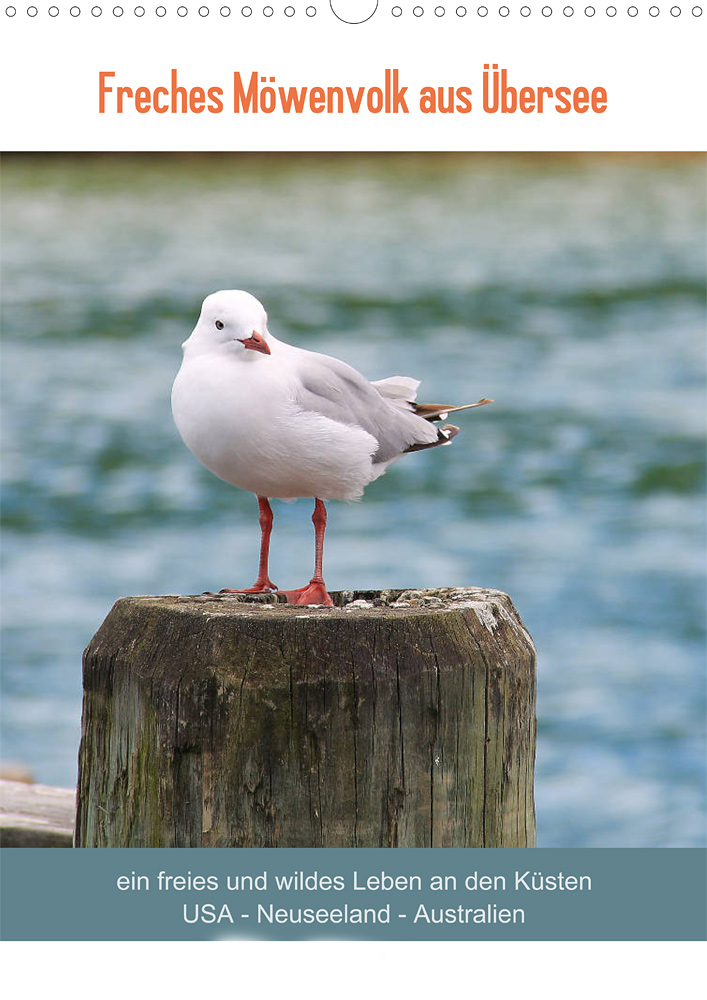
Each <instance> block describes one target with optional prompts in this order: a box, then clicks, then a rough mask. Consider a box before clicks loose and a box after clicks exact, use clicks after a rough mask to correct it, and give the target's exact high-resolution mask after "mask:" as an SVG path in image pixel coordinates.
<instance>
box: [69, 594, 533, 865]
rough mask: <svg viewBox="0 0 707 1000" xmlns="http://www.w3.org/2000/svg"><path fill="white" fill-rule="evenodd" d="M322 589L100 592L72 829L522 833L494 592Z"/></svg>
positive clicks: (522, 651) (528, 769)
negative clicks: (324, 603)
mask: <svg viewBox="0 0 707 1000" xmlns="http://www.w3.org/2000/svg"><path fill="white" fill-rule="evenodd" d="M332 596H333V598H334V601H335V604H336V605H337V606H336V607H334V608H324V607H311V606H308V607H295V606H290V605H285V604H279V603H275V601H276V599H275V598H273V597H270V596H268V597H266V598H263V597H262V596H261V595H258V596H257V597H254V598H248V599H247V600H246V599H245V598H234V597H233V596H230V595H229V596H221V595H215V596H211V595H204V596H201V597H128V598H122V599H121V600H119V601H117V603H116V604H115V606H114V607H113V609H112V610H111V612H110V614H109V615H108V617H107V618H106V620H105V622H104V623H103V625H102V626H101V628H100V629H99V631H98V633H97V634H96V635H95V636H94V638H93V639H92V641H91V643H90V645H89V647H88V649H87V650H86V653H85V655H84V702H83V722H82V738H81V750H80V755H79V785H78V810H77V821H76V840H75V843H76V846H77V847H532V846H535V815H534V802H533V768H534V757H535V650H534V648H533V643H532V640H531V638H530V636H529V635H528V633H527V631H526V629H525V628H524V626H523V623H522V622H521V620H520V618H519V616H518V613H517V612H516V610H515V608H514V607H513V604H512V602H511V600H510V598H509V597H507V596H506V595H505V594H503V593H501V592H500V591H496V590H482V589H478V588H471V587H469V588H460V589H442V590H422V591H400V590H398V591H383V592H377V591H376V592H356V593H352V592H342V593H339V594H334V595H332Z"/></svg>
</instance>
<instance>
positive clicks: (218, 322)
mask: <svg viewBox="0 0 707 1000" xmlns="http://www.w3.org/2000/svg"><path fill="white" fill-rule="evenodd" d="M215 326H216V329H217V330H223V323H222V322H221V320H220V319H217V320H216V323H215Z"/></svg>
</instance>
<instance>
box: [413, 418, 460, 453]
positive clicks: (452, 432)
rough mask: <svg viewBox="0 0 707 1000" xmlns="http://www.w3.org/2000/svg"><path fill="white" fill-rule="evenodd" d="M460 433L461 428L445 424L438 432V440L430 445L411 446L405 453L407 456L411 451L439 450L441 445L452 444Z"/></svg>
mask: <svg viewBox="0 0 707 1000" xmlns="http://www.w3.org/2000/svg"><path fill="white" fill-rule="evenodd" d="M458 433H459V428H458V427H455V425H454V424H445V425H444V427H440V428H439V430H438V431H437V440H436V441H430V443H429V444H411V445H410V447H409V448H406V449H405V451H404V452H403V454H404V455H407V454H408V452H411V451H425V450H426V449H427V448H439V446H440V445H441V444H451V443H452V438H455V437H456V436H457V434H458Z"/></svg>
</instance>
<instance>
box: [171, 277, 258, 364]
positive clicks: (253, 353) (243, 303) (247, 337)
mask: <svg viewBox="0 0 707 1000" xmlns="http://www.w3.org/2000/svg"><path fill="white" fill-rule="evenodd" d="M268 337H269V333H268V316H267V313H266V312H265V310H264V309H263V307H262V305H261V303H260V302H258V300H257V299H256V298H255V296H254V295H251V294H250V293H249V292H240V291H235V290H230V291H221V292H214V293H213V295H209V296H207V297H206V298H205V299H204V303H203V305H202V307H201V314H200V315H199V321H198V322H197V324H196V326H195V327H194V330H193V332H192V335H191V336H190V337H189V339H188V340H186V341H185V342H184V343H183V344H182V348H183V349H184V351H185V352H187V351H188V352H189V353H192V352H193V353H195V354H196V353H199V354H202V353H205V352H210V351H215V350H218V351H228V352H229V353H231V354H234V355H236V356H239V357H242V358H243V359H244V360H245V359H250V360H252V359H254V358H256V357H257V356H258V354H270V348H269V346H268Z"/></svg>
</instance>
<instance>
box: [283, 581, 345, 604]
mask: <svg viewBox="0 0 707 1000" xmlns="http://www.w3.org/2000/svg"><path fill="white" fill-rule="evenodd" d="M278 594H280V595H282V596H283V597H286V598H287V603H288V604H324V605H325V606H326V607H328V608H333V607H334V602H333V601H332V599H331V597H330V596H329V594H328V593H327V589H326V587H325V586H324V581H323V580H321V581H318V580H310V582H309V583H308V584H307V586H306V587H300V588H299V589H298V590H278Z"/></svg>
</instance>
